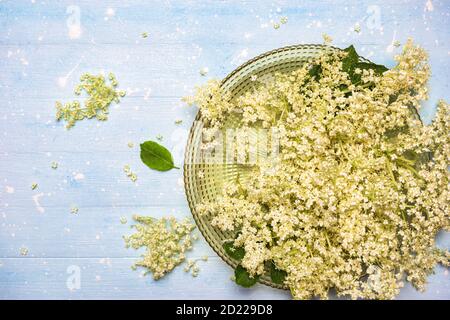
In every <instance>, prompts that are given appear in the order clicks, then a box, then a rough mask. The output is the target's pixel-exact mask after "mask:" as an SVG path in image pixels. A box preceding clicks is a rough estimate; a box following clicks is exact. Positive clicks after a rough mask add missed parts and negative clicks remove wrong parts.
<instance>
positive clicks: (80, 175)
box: [72, 172, 85, 181]
mask: <svg viewBox="0 0 450 320" xmlns="http://www.w3.org/2000/svg"><path fill="white" fill-rule="evenodd" d="M72 174H73V178H74V179H75V180H76V181H80V180H83V179H84V178H85V176H84V174H82V173H81V172H78V173H77V172H73V173H72Z"/></svg>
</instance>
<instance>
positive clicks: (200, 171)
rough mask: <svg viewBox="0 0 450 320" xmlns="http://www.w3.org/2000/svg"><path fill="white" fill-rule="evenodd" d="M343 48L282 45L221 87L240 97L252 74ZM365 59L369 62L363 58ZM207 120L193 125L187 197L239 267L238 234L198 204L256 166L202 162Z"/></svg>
mask: <svg viewBox="0 0 450 320" xmlns="http://www.w3.org/2000/svg"><path fill="white" fill-rule="evenodd" d="M337 50H341V49H338V48H335V47H332V46H325V45H315V44H302V45H293V46H288V47H283V48H279V49H276V50H272V51H269V52H266V53H264V54H261V55H259V56H257V57H255V58H253V59H251V60H249V61H247V62H246V63H244V64H243V65H241V66H240V67H238V68H237V69H235V70H234V71H233V72H231V73H230V74H229V75H228V76H227V77H226V78H225V79H223V81H222V82H221V86H222V87H223V88H224V89H225V90H226V91H228V92H230V93H231V97H232V99H233V98H236V97H239V96H240V95H242V94H243V93H245V92H246V91H248V90H249V89H250V88H252V86H254V82H253V81H252V80H251V77H252V76H255V75H256V76H257V79H258V80H259V81H270V80H271V79H272V78H273V75H274V74H275V73H288V72H291V71H293V70H295V69H298V68H299V67H301V66H302V65H303V64H304V63H305V62H307V61H308V60H310V59H311V58H314V57H316V56H318V55H320V54H323V53H326V52H330V53H331V52H333V51H337ZM362 61H368V60H366V59H362ZM238 120H239V119H238V118H233V117H230V118H229V119H227V121H226V123H225V127H230V128H233V127H236V125H237V123H238ZM202 123H203V119H202V116H201V113H200V112H199V113H198V114H197V117H196V119H195V121H194V124H193V125H192V127H191V130H190V134H189V138H188V142H187V146H186V153H185V161H184V186H185V190H186V196H187V200H188V203H189V207H190V209H191V212H192V215H193V217H194V220H195V222H196V224H197V226H198V228H199V229H200V232H201V233H202V234H203V236H204V237H205V239H206V241H207V242H208V243H209V245H210V246H211V247H212V248H213V249H214V251H215V252H216V253H217V254H218V255H219V256H220V257H221V258H222V259H223V260H224V261H225V262H226V263H228V264H229V265H230V266H231V267H233V268H235V267H236V266H237V265H238V261H236V260H234V259H232V258H231V257H229V256H228V255H227V253H226V252H225V250H224V249H223V243H224V242H226V241H227V240H230V239H233V238H234V236H235V235H234V234H232V233H224V232H221V231H220V230H218V229H217V228H214V227H213V226H212V225H211V217H210V216H207V215H202V216H201V215H199V214H198V212H197V210H196V206H197V204H199V203H201V202H203V201H204V200H208V201H214V199H216V197H217V195H219V194H220V192H221V190H222V186H223V183H224V182H228V181H236V178H237V177H239V179H241V180H243V179H248V178H249V177H250V176H251V172H252V170H253V168H254V167H252V166H249V165H242V164H227V163H224V164H217V163H215V164H212V163H204V162H203V163H200V161H199V159H200V158H201V149H200V146H201V130H202ZM259 282H260V283H263V284H266V285H269V286H271V287H274V288H279V289H288V288H287V287H286V286H284V285H279V284H275V283H273V282H272V281H271V279H270V277H269V276H267V275H265V276H262V277H261V278H260V280H259Z"/></svg>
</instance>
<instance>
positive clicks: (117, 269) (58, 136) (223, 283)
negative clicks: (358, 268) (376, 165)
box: [0, 0, 450, 299]
mask: <svg viewBox="0 0 450 320" xmlns="http://www.w3.org/2000/svg"><path fill="white" fill-rule="evenodd" d="M449 15H450V2H449V1H436V0H433V1H429V0H428V1H427V0H420V1H404V0H402V1H387V0H383V1H378V0H370V1H355V0H347V1H331V0H326V1H259V0H258V1H257V0H248V1H154V2H151V1H137V0H127V1H122V0H110V1H101V2H100V1H88V0H86V1H50V0H46V1H43V0H31V1H30V0H23V1H0V57H1V58H0V96H1V97H2V102H1V104H0V298H2V299H18V298H26V299H28V298H30V299H47V298H62V299H80V298H83V299H86V298H88V299H89V298H111V299H124V298H125V299H149V298H188V299H192V298H206V299H210V298H218V299H220V298H223V299H228V298H237V299H239V298H248V299H288V298H290V295H289V294H288V292H284V291H280V290H276V289H271V288H268V287H266V286H263V285H257V286H256V287H254V288H252V289H250V290H247V289H243V288H239V287H238V286H236V285H235V284H234V283H233V282H232V281H231V280H230V276H231V274H232V270H231V269H230V268H229V267H228V266H227V265H226V264H225V263H224V262H222V261H221V260H220V259H219V258H218V257H217V255H216V254H214V252H213V251H212V250H211V249H210V248H209V247H208V245H207V243H206V242H205V241H204V239H203V238H201V239H200V240H199V241H198V242H197V244H196V245H195V247H194V250H193V251H192V252H191V255H190V256H191V257H193V258H195V257H202V256H204V255H208V256H209V260H208V261H207V262H201V261H200V262H199V263H198V264H199V267H200V269H201V271H200V274H199V276H198V277H197V278H193V277H191V276H190V275H189V274H186V273H184V272H183V270H182V268H178V269H176V270H175V271H174V272H173V273H171V274H170V275H168V276H167V277H165V278H163V279H161V280H160V281H156V282H155V281H153V280H152V279H151V277H144V276H142V274H141V273H140V272H139V271H133V270H131V268H130V266H131V265H132V263H133V262H134V261H135V259H136V257H137V256H138V255H139V252H136V251H134V250H129V249H125V248H124V243H123V240H122V236H123V235H124V234H129V233H130V232H131V230H130V229H129V224H121V222H120V219H121V217H126V218H127V219H128V221H129V222H130V221H131V217H132V215H133V214H135V213H137V214H142V215H152V216H156V217H159V216H167V215H173V216H176V217H187V216H190V211H189V208H188V206H187V202H186V198H185V194H184V189H183V184H182V171H181V170H172V171H170V172H166V173H159V172H156V171H151V170H149V169H148V168H147V167H145V166H144V165H143V164H142V163H141V161H140V159H139V150H138V145H139V143H140V142H142V141H144V140H148V139H152V140H154V139H155V137H156V136H157V135H162V136H163V144H164V145H166V146H167V147H168V148H170V149H171V150H172V152H173V153H174V156H175V162H176V163H177V164H182V161H183V159H182V154H183V149H184V146H185V143H186V137H187V134H188V130H189V128H190V125H191V123H192V120H193V118H194V116H195V113H196V110H195V109H193V108H189V107H187V106H185V105H184V104H183V103H182V102H181V101H180V97H181V96H184V95H186V94H189V93H191V92H192V89H193V86H194V85H195V84H201V83H204V82H205V81H206V80H207V79H209V78H222V77H224V76H225V75H226V74H227V73H229V72H231V71H232V70H233V69H234V68H235V67H236V66H238V65H239V64H241V63H243V62H244V61H246V60H247V59H250V58H251V57H253V56H255V55H257V54H260V53H262V52H265V51H267V50H270V49H274V48H277V47H281V46H285V45H290V44H298V43H321V42H322V34H323V33H327V34H329V35H330V36H332V37H333V38H334V44H335V45H336V46H339V47H346V46H348V45H350V44H354V45H355V47H356V48H357V50H358V51H359V52H360V53H361V54H363V55H364V56H365V57H367V58H369V59H371V60H373V61H375V62H377V63H383V64H386V65H388V66H393V65H394V60H393V56H394V55H395V54H397V53H399V50H400V48H397V47H395V46H394V45H393V44H394V42H395V41H397V40H398V41H400V42H401V43H404V42H405V40H406V39H407V37H408V36H411V37H413V38H414V39H415V40H416V41H417V42H418V43H420V44H421V45H422V46H424V47H425V48H426V49H427V50H428V52H429V54H430V63H431V67H432V71H433V76H432V78H431V81H430V88H431V96H430V101H429V102H427V103H425V104H424V109H423V110H422V112H421V114H422V116H423V118H424V120H425V121H427V122H429V121H430V120H431V119H432V117H433V114H434V105H435V102H436V100H437V99H438V98H444V99H446V100H447V101H448V100H449V98H450V95H449V92H450V90H449V79H450V63H449V57H450V43H449V30H450V19H449ZM281 17H287V18H288V22H287V23H286V24H281V25H280V28H278V29H276V28H274V24H276V23H279V21H280V19H281ZM356 25H359V27H360V29H361V31H360V32H359V33H358V32H355V31H354V29H355V26H356ZM143 32H147V33H148V37H147V38H144V37H142V33H143ZM205 68H207V69H205ZM201 70H203V71H206V70H208V73H207V75H206V76H202V75H201V74H200V71H201ZM102 71H104V72H109V71H113V72H114V73H115V74H116V76H117V78H118V80H119V83H120V87H121V88H123V89H126V90H127V92H128V95H127V96H126V97H125V98H124V99H123V100H122V102H121V103H120V104H119V105H113V106H112V107H111V113H110V117H109V120H108V121H106V122H98V121H95V120H93V121H82V122H79V123H77V124H76V126H75V127H74V128H73V129H71V130H69V131H66V130H65V129H64V124H62V123H57V122H55V110H54V103H55V101H56V100H62V101H71V100H73V99H74V95H73V88H74V86H75V85H76V84H77V82H78V79H79V76H80V75H81V74H82V73H84V72H90V73H99V72H102ZM177 119H182V120H183V123H182V124H181V125H176V124H175V123H174V121H175V120H177ZM128 142H134V144H135V147H134V148H129V147H128V146H127V144H128ZM52 161H56V162H58V164H59V166H58V168H57V169H52V168H51V163H52ZM126 164H129V165H130V167H131V169H132V170H133V171H134V172H136V173H137V174H138V180H137V182H136V183H133V182H132V181H130V179H129V178H127V177H126V175H125V174H124V172H123V166H124V165H126ZM33 182H36V183H37V184H38V187H37V188H36V189H35V190H31V187H30V186H31V184H32V183H33ZM74 206H76V207H78V208H79V211H78V213H77V214H73V213H71V207H74ZM438 244H439V245H440V246H442V247H445V248H449V245H450V237H449V235H448V234H440V235H439V237H438ZM449 280H450V278H449V276H448V271H447V270H446V269H444V268H441V267H438V268H436V272H435V274H434V275H432V276H430V278H429V285H428V289H427V291H426V292H424V293H418V292H416V291H415V290H414V289H413V288H412V287H411V286H409V285H407V286H406V287H405V288H404V289H403V290H402V291H401V294H400V297H399V298H417V299H425V298H436V299H449V298H450V281H449Z"/></svg>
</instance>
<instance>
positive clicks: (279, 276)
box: [269, 261, 287, 284]
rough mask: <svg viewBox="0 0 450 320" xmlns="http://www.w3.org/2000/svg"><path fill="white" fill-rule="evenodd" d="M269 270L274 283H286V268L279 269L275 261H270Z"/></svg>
mask: <svg viewBox="0 0 450 320" xmlns="http://www.w3.org/2000/svg"><path fill="white" fill-rule="evenodd" d="M269 272H270V279H272V281H273V283H276V284H283V283H284V280H285V279H286V276H287V273H286V271H284V270H280V269H278V268H277V267H276V266H275V263H274V262H273V261H271V262H270V266H269Z"/></svg>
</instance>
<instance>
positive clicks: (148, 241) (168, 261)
mask: <svg viewBox="0 0 450 320" xmlns="http://www.w3.org/2000/svg"><path fill="white" fill-rule="evenodd" d="M133 219H134V220H135V221H136V222H138V224H137V225H134V226H133V227H134V228H136V231H137V232H136V233H134V234H132V235H130V236H125V237H124V240H125V243H126V246H127V247H132V248H134V249H138V248H141V247H144V248H146V252H145V254H143V255H142V260H140V261H138V262H136V263H135V264H134V268H136V267H144V268H146V269H148V271H150V272H152V274H153V278H154V279H155V280H157V279H160V278H161V277H163V276H164V275H165V274H167V273H169V272H170V271H172V270H173V269H174V268H175V267H176V266H177V265H179V264H181V263H182V262H183V261H185V259H186V256H185V253H186V251H189V250H191V249H192V244H193V241H194V238H193V236H191V233H192V231H193V230H194V229H195V226H194V224H192V223H191V222H190V221H189V220H188V219H186V220H184V221H181V222H179V221H177V220H176V219H175V218H173V217H171V218H161V219H155V218H152V217H144V216H138V215H135V216H134V217H133Z"/></svg>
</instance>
